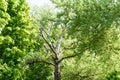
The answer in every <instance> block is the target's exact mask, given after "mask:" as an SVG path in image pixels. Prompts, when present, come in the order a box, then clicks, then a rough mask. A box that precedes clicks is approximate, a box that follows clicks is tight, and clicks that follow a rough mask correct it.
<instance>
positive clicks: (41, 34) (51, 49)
mask: <svg viewBox="0 0 120 80" xmlns="http://www.w3.org/2000/svg"><path fill="white" fill-rule="evenodd" d="M41 36H42V38H43V40H44V41H45V43H46V44H47V45H48V46H49V47H50V49H51V50H52V52H53V53H54V54H55V55H56V52H55V50H54V48H53V47H52V45H51V44H50V43H49V42H48V41H47V39H46V38H45V37H44V35H43V33H42V32H41Z"/></svg>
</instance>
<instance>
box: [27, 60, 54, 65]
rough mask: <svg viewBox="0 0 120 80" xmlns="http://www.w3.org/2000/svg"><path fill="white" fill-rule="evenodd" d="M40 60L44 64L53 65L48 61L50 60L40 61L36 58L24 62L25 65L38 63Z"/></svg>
mask: <svg viewBox="0 0 120 80" xmlns="http://www.w3.org/2000/svg"><path fill="white" fill-rule="evenodd" d="M40 62H43V63H45V64H48V65H53V66H54V64H53V63H50V62H47V61H43V60H41V61H39V60H36V61H30V62H26V64H27V65H33V64H38V63H40Z"/></svg>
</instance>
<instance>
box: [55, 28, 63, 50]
mask: <svg viewBox="0 0 120 80" xmlns="http://www.w3.org/2000/svg"><path fill="white" fill-rule="evenodd" d="M64 31H65V29H63V30H62V32H61V34H60V35H59V37H58V40H57V44H56V47H55V50H56V51H58V50H59V49H60V45H61V41H62V36H63V34H64Z"/></svg>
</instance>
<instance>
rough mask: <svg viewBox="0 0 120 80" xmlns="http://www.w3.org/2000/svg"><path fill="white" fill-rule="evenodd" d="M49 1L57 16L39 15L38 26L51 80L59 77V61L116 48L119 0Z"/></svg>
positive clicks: (117, 48)
mask: <svg viewBox="0 0 120 80" xmlns="http://www.w3.org/2000/svg"><path fill="white" fill-rule="evenodd" d="M52 1H53V3H55V4H56V8H57V9H56V10H57V11H58V13H57V15H56V17H52V18H51V15H50V16H49V17H47V16H45V17H42V19H41V20H40V24H39V26H40V36H41V39H42V40H43V41H44V45H43V47H44V48H43V49H44V50H43V51H46V53H45V52H43V53H44V54H46V55H47V56H48V57H47V59H46V61H45V63H47V64H50V65H52V66H53V67H54V80H60V79H61V76H60V65H61V62H62V61H64V60H65V59H69V58H73V57H76V56H78V57H79V58H80V57H82V55H83V53H85V52H89V54H92V53H94V54H98V55H102V54H107V57H109V56H110V54H111V53H115V52H118V51H119V47H118V46H119V45H116V43H118V41H119V40H118V39H119V18H120V2H119V1H117V2H114V1H113V0H106V1H105V0H92V1H91V0H75V1H74V0H65V1H63V0H52ZM45 14H47V13H45ZM66 50H67V51H66ZM68 50H69V51H68ZM108 54H109V55H108ZM34 62H35V61H34ZM36 62H39V61H36Z"/></svg>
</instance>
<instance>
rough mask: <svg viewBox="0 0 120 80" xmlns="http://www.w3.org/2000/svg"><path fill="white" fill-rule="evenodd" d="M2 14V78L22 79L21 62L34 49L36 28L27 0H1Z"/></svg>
mask: <svg viewBox="0 0 120 80" xmlns="http://www.w3.org/2000/svg"><path fill="white" fill-rule="evenodd" d="M0 14H1V15H0V28H2V32H1V34H0V64H1V66H0V69H1V70H0V79H1V80H8V79H9V80H17V79H21V76H22V75H23V73H24V69H23V67H22V66H21V62H22V61H23V58H24V56H25V55H26V54H27V53H28V52H29V51H30V50H31V49H34V44H35V39H34V38H35V36H36V35H35V32H36V28H35V27H33V26H32V24H31V19H30V16H29V7H28V4H27V3H26V1H25V0H1V1H0ZM33 37H34V38H33Z"/></svg>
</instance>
